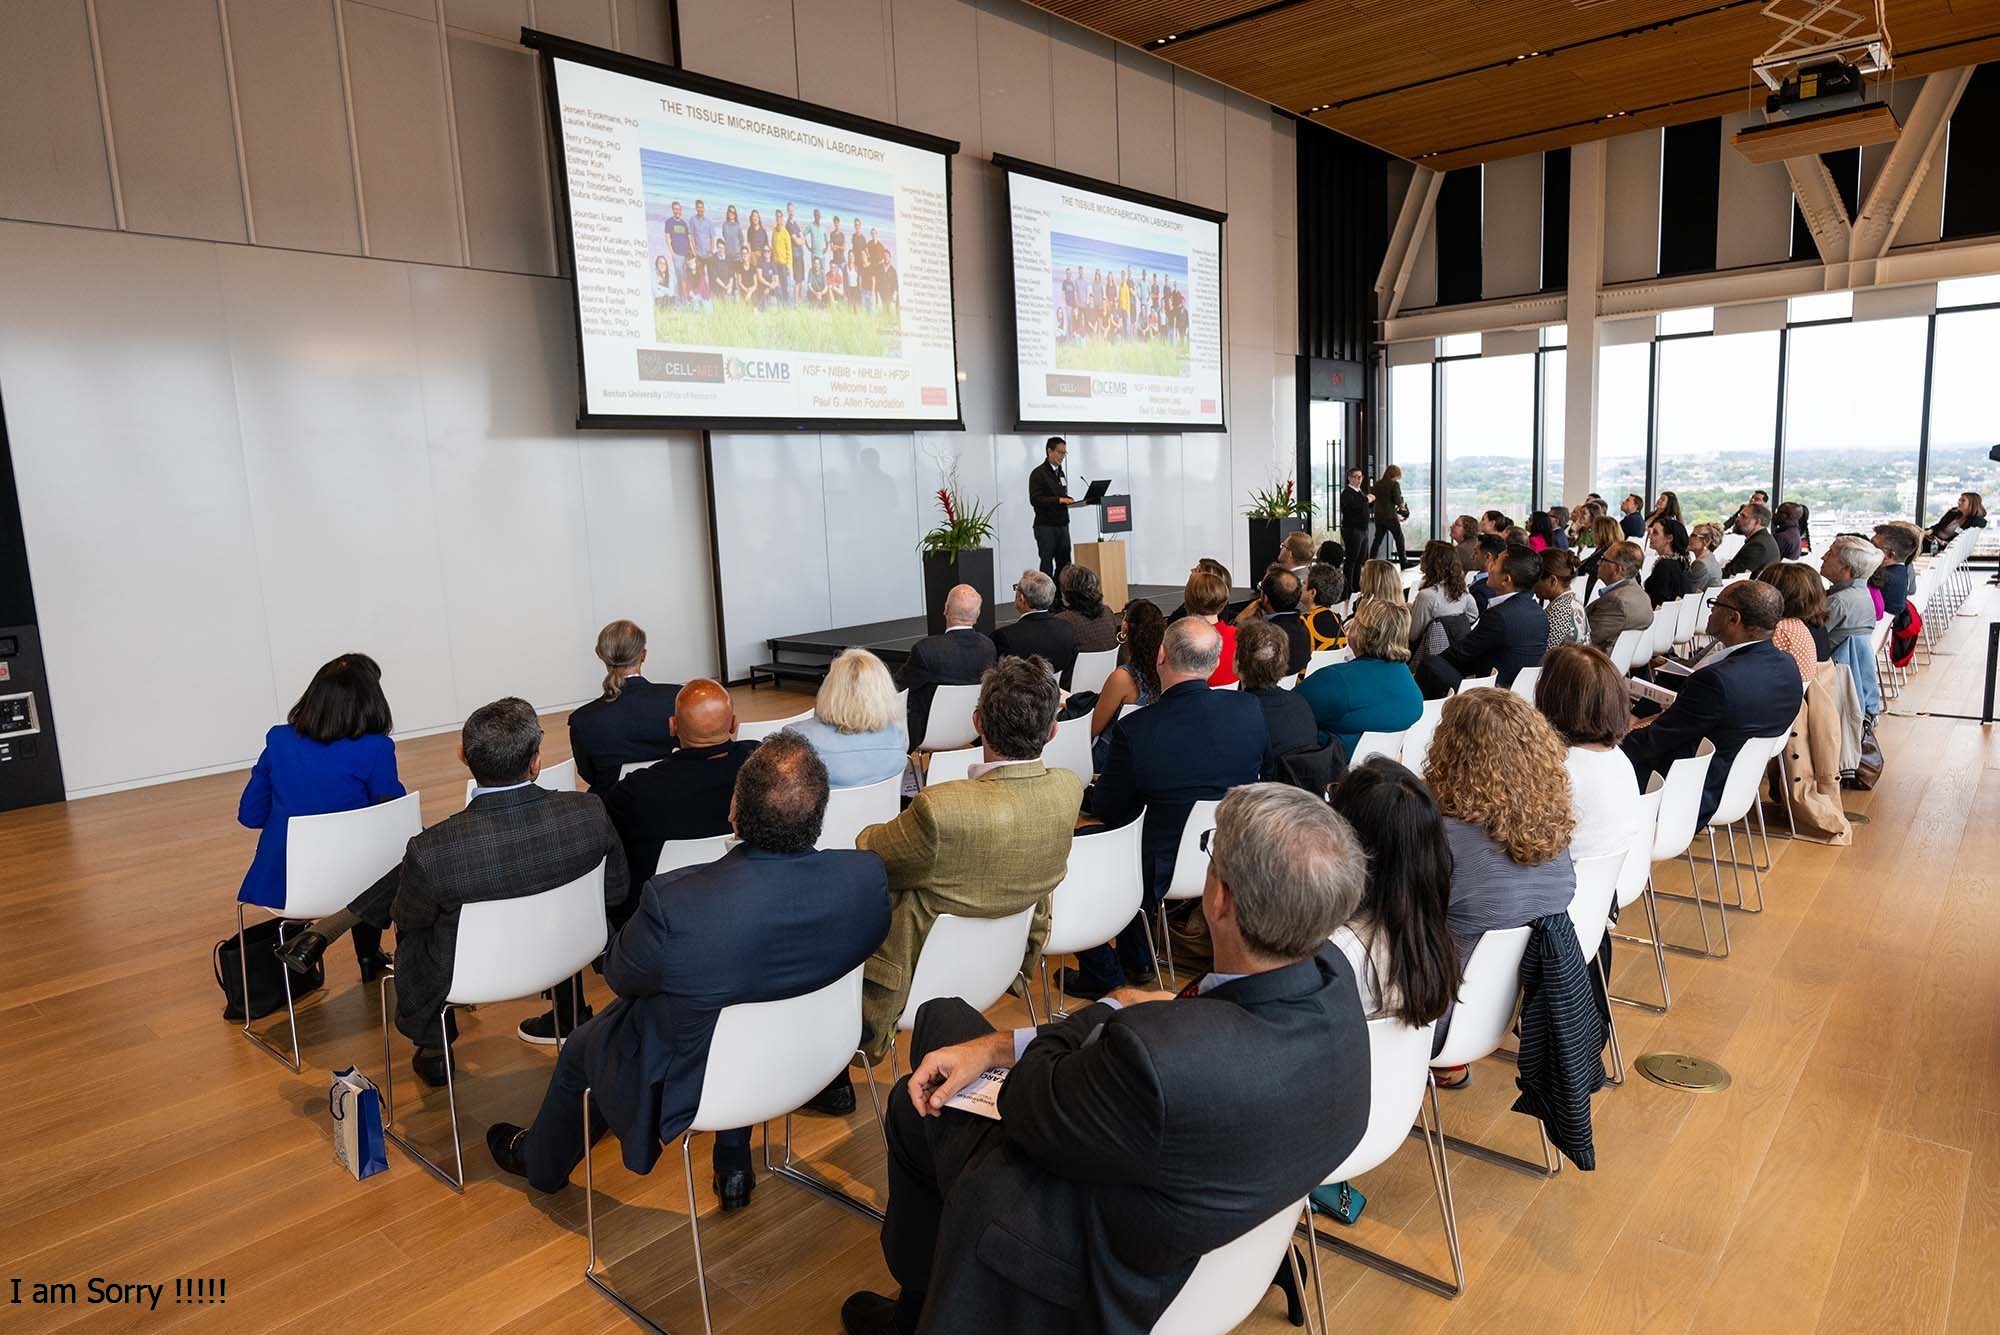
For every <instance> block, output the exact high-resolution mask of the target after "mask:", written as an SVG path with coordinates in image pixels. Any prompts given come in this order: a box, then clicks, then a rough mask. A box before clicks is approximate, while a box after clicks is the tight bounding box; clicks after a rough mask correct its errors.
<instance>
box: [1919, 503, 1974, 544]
mask: <svg viewBox="0 0 2000 1335" xmlns="http://www.w3.org/2000/svg"><path fill="white" fill-rule="evenodd" d="M1985 527H1986V498H1985V497H1984V496H1981V495H1980V494H1979V493H1978V492H1976V491H1968V492H1963V493H1961V494H1960V495H1959V498H1958V504H1957V505H1954V506H1952V507H1951V509H1949V510H1946V511H1945V512H1944V515H1943V516H1942V517H1941V518H1940V519H1939V520H1938V521H1937V523H1935V524H1932V525H1931V526H1930V527H1929V528H1928V529H1926V530H1925V531H1924V548H1925V550H1926V551H1933V552H1936V551H1942V550H1944V548H1945V546H1946V544H1948V543H1950V541H1951V540H1952V539H1953V538H1955V537H1957V536H1958V535H1959V534H1961V533H1963V532H1964V531H1965V530H1966V529H1969V528H1985Z"/></svg>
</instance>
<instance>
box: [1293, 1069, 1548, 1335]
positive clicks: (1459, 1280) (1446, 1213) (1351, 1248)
mask: <svg viewBox="0 0 2000 1335" xmlns="http://www.w3.org/2000/svg"><path fill="white" fill-rule="evenodd" d="M1417 1118H1418V1125H1417V1127H1415V1128H1412V1130H1411V1133H1410V1134H1412V1135H1421V1136H1422V1137H1423V1142H1424V1156H1425V1157H1426V1158H1427V1159H1428V1160H1429V1161H1430V1166H1431V1187H1432V1189H1433V1190H1434V1191H1436V1193H1437V1202H1438V1215H1439V1217H1440V1218H1441V1219H1442V1220H1443V1222H1444V1239H1445V1245H1446V1246H1447V1247H1449V1248H1450V1250H1451V1279H1450V1281H1449V1282H1447V1281H1445V1280H1443V1279H1440V1278H1439V1277H1438V1276H1436V1275H1432V1274H1429V1273H1426V1272H1425V1271H1422V1270H1419V1269H1417V1268H1416V1267H1415V1266H1412V1265H1406V1264H1404V1263H1403V1262H1401V1261H1395V1260H1391V1259H1390V1258H1389V1257H1386V1256H1384V1255H1382V1254H1381V1253H1380V1252H1374V1251H1370V1250H1368V1249H1367V1248H1366V1247H1358V1246H1356V1245H1355V1244H1353V1243H1351V1242H1349V1241H1347V1239H1345V1238H1335V1237H1329V1236H1327V1235H1326V1234H1324V1233H1322V1232H1320V1231H1319V1230H1318V1229H1317V1228H1314V1227H1313V1224H1312V1215H1313V1205H1312V1198H1311V1197H1310V1196H1308V1197H1307V1198H1306V1229H1307V1231H1308V1232H1309V1233H1311V1235H1312V1241H1313V1242H1314V1243H1315V1244H1316V1245H1315V1247H1314V1249H1313V1250H1314V1251H1315V1252H1317V1251H1318V1249H1319V1248H1320V1247H1324V1248H1326V1249H1327V1250H1328V1251H1330V1252H1332V1253H1334V1254H1335V1255H1337V1256H1345V1257H1346V1258H1348V1259H1349V1260H1350V1261H1359V1262H1360V1263H1361V1264H1362V1265H1365V1266H1367V1267H1369V1268H1370V1269H1371V1270H1379V1271H1381V1272H1382V1273H1383V1274H1385V1275H1393V1276H1395V1277H1396V1278H1397V1279H1400V1280H1402V1281H1403V1282H1404V1283H1406V1284H1414V1285H1415V1286H1416V1287H1418V1288H1420V1289H1423V1290H1424V1291H1425V1292H1427V1293H1435V1294H1437V1295H1438V1296H1439V1297H1440V1298H1456V1297H1458V1295H1459V1294H1461V1293H1463V1292H1465V1258H1464V1257H1463V1255H1462V1254H1461V1253H1460V1252H1459V1247H1458V1210H1457V1207H1456V1206H1455V1204H1454V1203H1453V1201H1452V1198H1451V1169H1450V1166H1449V1165H1448V1164H1446V1162H1445V1157H1444V1144H1445V1142H1444V1139H1443V1137H1442V1136H1441V1135H1440V1134H1439V1131H1438V1106H1437V1086H1436V1085H1434V1084H1433V1085H1430V1086H1429V1087H1428V1088H1427V1089H1426V1090H1425V1091H1424V1102H1422V1103H1420V1104H1418V1105H1417ZM1545 1143H1546V1142H1545ZM1313 1265H1314V1268H1315V1271H1317V1267H1318V1265H1319V1258H1318V1257H1317V1256H1316V1255H1315V1256H1314V1258H1313ZM1314 1288H1315V1290H1316V1291H1317V1292H1318V1294H1319V1299H1320V1304H1319V1326H1320V1329H1321V1330H1322V1331H1329V1330H1331V1329H1332V1328H1331V1327H1330V1326H1328V1325H1327V1318H1326V1293H1325V1290H1324V1289H1322V1288H1320V1287H1319V1284H1318V1280H1317V1275H1315V1280H1314Z"/></svg>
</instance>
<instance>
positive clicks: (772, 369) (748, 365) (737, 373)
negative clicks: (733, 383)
mask: <svg viewBox="0 0 2000 1335" xmlns="http://www.w3.org/2000/svg"><path fill="white" fill-rule="evenodd" d="M724 375H725V377H726V378H727V379H730V380H790V379H791V378H792V364H791V363H790V362H771V361H745V360H744V359H743V358H741V357H731V358H730V359H729V361H728V363H727V364H726V366H725V368H724Z"/></svg>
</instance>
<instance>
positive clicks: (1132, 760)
mask: <svg viewBox="0 0 2000 1335" xmlns="http://www.w3.org/2000/svg"><path fill="white" fill-rule="evenodd" d="M1190 582H1191V583H1192V581H1190ZM1221 629H1222V628H1221V627H1218V626H1211V625H1209V624H1207V623H1206V622H1205V621H1204V620H1202V619H1201V617H1199V616H1195V615H1191V616H1188V617H1186V618H1184V619H1182V620H1180V621H1176V622H1174V623H1173V624H1172V625H1170V626H1168V627H1167V633H1166V635H1165V636H1164V637H1163V638H1162V639H1161V641H1160V657H1159V674H1160V698H1159V699H1158V700H1156V701H1154V702H1153V704H1152V705H1150V706H1149V707H1147V708H1145V709H1141V710H1139V711H1138V712H1137V713H1133V714H1128V715H1126V716H1125V717H1124V718H1122V719H1120V720H1119V721H1118V726H1116V727H1114V728H1113V729H1111V732H1110V734H1109V735H1110V738H1111V743H1110V746H1109V747H1108V748H1107V749H1106V751H1105V756H1104V763H1103V764H1102V765H1100V766H1099V767H1098V776H1097V782H1096V784H1095V785H1093V786H1092V788H1091V790H1090V799H1089V800H1090V811H1091V814H1093V815H1095V816H1096V817H1098V818H1099V819H1100V820H1102V821H1103V822H1104V823H1105V824H1106V825H1124V824H1126V823H1128V822H1129V821H1132V820H1134V819H1136V818H1137V817H1138V816H1139V814H1140V813H1141V812H1142V811H1143V812H1144V813H1145V820H1146V825H1145V829H1144V830H1143V831H1142V832H1141V834H1140V835H1139V859H1140V869H1141V875H1142V876H1143V878H1144V880H1145V882H1146V894H1145V900H1144V902H1143V903H1142V904H1141V905H1140V909H1139V913H1138V915H1137V916H1135V917H1134V918H1133V919H1132V922H1131V924H1130V925H1129V926H1127V927H1126V929H1125V930H1124V931H1122V932H1120V933H1119V934H1118V940H1117V943H1116V947H1115V948H1114V947H1113V946H1099V947H1097V948H1095V949H1093V950H1086V951H1084V952H1082V953H1081V954H1079V955H1078V956H1077V963H1078V965H1079V966H1081V967H1080V968H1079V969H1070V970H1065V971H1064V973H1065V979H1064V983H1063V990H1064V991H1065V992H1067V993H1068V994H1069V995H1070V996H1073V997H1082V998H1084V999H1086V1000H1091V999H1094V998H1097V997H1101V996H1103V995H1104V994H1105V993H1106V992H1109V991H1111V990H1112V989H1113V988H1115V987H1117V986H1119V984H1121V983H1136V982H1141V981H1149V980H1151V979H1153V978H1154V977H1155V974H1154V964H1153V959H1152V956H1151V954H1150V953H1149V952H1148V949H1147V940H1146V917H1145V915H1146V914H1147V913H1149V912H1150V911H1151V910H1152V909H1153V908H1154V906H1156V905H1157V904H1158V903H1159V902H1160V899H1161V897H1162V896H1164V895H1165V894H1166V892H1167V886H1168V885H1169V884H1171V883H1172V881H1173V877H1174V859H1175V857H1176V856H1177V855H1178V854H1179V852H1180V843H1181V829H1182V827H1184V826H1185V825H1186V824H1187V818H1188V813H1189V812H1190V811H1191V810H1193V809H1194V804H1195V803H1196V802H1200V801H1214V800H1215V799H1217V798H1220V797H1221V796H1222V795H1223V794H1224V793H1227V792H1228V791H1229V790H1230V789H1231V788H1236V787H1240V786H1241V785H1243V784H1246V783H1255V782H1256V781H1257V776H1258V775H1259V774H1262V773H1263V772H1264V767H1265V765H1266V764H1267V763H1268V762H1269V759H1270V751H1271V739H1270V737H1269V735H1268V734H1267V733H1266V732H1265V731H1264V710H1263V707H1262V706H1261V705H1259V704H1258V703H1257V701H1255V700H1253V699H1251V698H1250V697H1248V696H1246V695H1244V694H1243V693H1242V692H1241V691H1214V690H1210V689H1209V687H1208V683H1209V681H1210V680H1211V679H1212V678H1213V676H1214V674H1215V665H1216V660H1217V659H1219V658H1221V657H1222V636H1221V634H1220V633H1219V632H1220V631H1221ZM1234 675H1235V674H1234V671H1233V670H1232V672H1231V676H1232V677H1233V676H1234Z"/></svg>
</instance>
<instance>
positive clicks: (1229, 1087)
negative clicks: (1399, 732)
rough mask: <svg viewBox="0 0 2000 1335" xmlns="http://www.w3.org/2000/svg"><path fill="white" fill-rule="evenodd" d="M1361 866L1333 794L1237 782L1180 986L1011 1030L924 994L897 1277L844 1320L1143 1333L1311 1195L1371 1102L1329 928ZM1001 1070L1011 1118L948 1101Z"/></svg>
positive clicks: (896, 1165) (907, 1102) (1345, 972)
mask: <svg viewBox="0 0 2000 1335" xmlns="http://www.w3.org/2000/svg"><path fill="white" fill-rule="evenodd" d="M1155 708H1157V706H1155ZM1366 866H1367V862H1366V858H1365V856H1364V855H1363V853H1362V851H1361V847H1360V844H1359V841H1358V840H1356V838H1355V837H1354V832H1353V831H1352V830H1351V829H1350V828H1348V826H1347V823H1346V822H1345V821H1343V820H1342V819H1341V818H1340V817H1339V816H1338V815H1336V814H1334V812H1333V811H1332V810H1331V809H1330V808H1329V807H1328V806H1327V805H1326V803H1325V802H1323V801H1319V800H1317V799H1316V798H1314V797H1313V796H1312V795H1311V794H1310V793H1306V792H1303V791H1301V790H1299V789H1296V788H1290V787H1285V786H1280V785H1277V784H1258V785H1256V786H1254V787H1250V788H1242V789H1238V790H1237V791H1235V792H1233V793H1231V794H1230V795H1229V796H1228V797H1227V798H1225V799H1224V800H1223V803H1222V806H1221V808H1220V809H1219V810H1218V811H1217V812H1216V827H1215V835H1214V841H1213V844H1212V846H1211V849H1210V856H1209V863H1208V874H1207V881H1206V883H1205V884H1204V886H1203V887H1202V894H1201V912H1202V916H1203V918H1204V919H1206V920H1207V923H1208V929H1209V935H1210V939H1211V940H1212V941H1213V942H1214V947H1215V965H1214V972H1212V973H1210V974H1208V975H1207V976H1206V977H1204V978H1203V979H1201V981H1200V982H1199V983H1197V984H1194V985H1192V986H1190V987H1189V988H1188V989H1187V990H1186V991H1185V992H1183V993H1182V994H1181V996H1180V997H1179V998H1167V997H1166V996H1165V994H1163V993H1150V994H1149V993H1144V992H1139V991H1137V990H1132V989H1121V990H1120V991H1119V992H1118V993H1116V994H1114V995H1112V996H1110V997H1107V998H1105V999H1104V1000H1102V1001H1100V1002H1098V1003H1097V1004H1095V1005H1090V1006H1085V1007H1082V1008H1081V1009H1079V1010H1078V1011H1077V1012H1076V1013H1074V1014H1073V1015H1071V1016H1070V1017H1069V1018H1068V1019H1067V1020H1064V1021H1062V1022H1061V1023H1058V1024H1050V1025H1045V1026H1043V1027H1042V1028H1041V1029H1039V1030H1036V1029H1023V1030H1017V1031H1015V1032H1013V1033H994V1032H992V1031H991V1029H990V1028H989V1026H988V1025H987V1024H986V1022H985V1021H984V1020H982V1019H981V1018H980V1017H979V1015H978V1014H977V1013H976V1012H974V1011H973V1010H972V1009H971V1008H970V1007H969V1006H967V1005H966V1004H965V1003H964V1002H962V1001H957V1000H952V999H946V1000H941V1001H932V1002H929V1003H928V1004H926V1005H925V1006H924V1007H923V1008H922V1009H921V1010H920V1011H918V1013H917V1023H916V1031H915V1033H914V1034H913V1035H912V1039H913V1040H914V1041H913V1044H912V1047H911V1050H910V1061H911V1064H912V1066H913V1068H914V1069H913V1071H912V1073H911V1074H910V1075H909V1076H908V1077H907V1078H905V1079H904V1080H902V1081H900V1082H898V1084H897V1085H896V1088H895V1089H894V1090H893V1091H892V1092H891V1094H890V1096H889V1114H888V1136H889V1209H888V1218H887V1220H886V1221H885V1222H884V1223H883V1225H882V1254H883V1257H884V1259H886V1260H887V1262H888V1264H889V1272H890V1274H892V1275H894V1276H895V1277H896V1280H897V1281H898V1283H900V1284H901V1285H902V1292H901V1294H900V1295H899V1296H898V1297H896V1298H893V1299H892V1298H886V1297H882V1296H880V1295H877V1294H872V1293H856V1294H854V1295H852V1296H851V1297H849V1298H848V1300H847V1302H846V1303H845V1304H844V1305H843V1306H842V1307H841V1312H840V1319H841V1324H842V1326H844V1327H845V1329H846V1330H847V1332H848V1335H910V1333H911V1332H916V1331H924V1332H942V1331H975V1330H976V1331H979V1332H980V1333H981V1335H1082V1333H1083V1332H1092V1333H1093V1335H1095V1333H1098V1332H1101V1333H1102V1335H1146V1332H1148V1331H1150V1330H1151V1329H1152V1328H1153V1326H1154V1323H1155V1322H1156V1321H1158V1319H1159V1317H1160V1315H1161V1313H1162V1312H1164V1311H1165V1310H1166V1308H1167V1307H1168V1305H1169V1304H1171V1303H1172V1302H1173V1300H1174V1298H1175V1297H1176V1296H1177V1295H1178V1294H1179V1292H1180V1290H1181V1288H1182V1287H1183V1286H1184V1285H1185V1284H1186V1283H1187V1280H1188V1276H1189V1275H1190V1274H1192V1273H1193V1271H1194V1268H1195V1265H1196V1263H1197V1262H1198V1261H1199V1260H1200V1259H1201V1257H1202V1256H1203V1255H1204V1254H1205V1253H1207V1252H1210V1251H1213V1250H1215V1249H1216V1248H1218V1247H1221V1246H1223V1245H1224V1244H1226V1243H1228V1242H1231V1241H1234V1240H1235V1239H1236V1238H1238V1237H1240V1236H1242V1235H1243V1234H1244V1233H1246V1232H1248V1231H1249V1230H1250V1229H1252V1228H1254V1227H1256V1226H1257V1225H1259V1224H1262V1223H1264V1222H1265V1221H1267V1220H1269V1219H1270V1218H1271V1217H1272V1216H1274V1215H1277V1214H1279V1213H1281V1212H1284V1211H1289V1210H1293V1209H1295V1208H1296V1207H1297V1205H1298V1202H1299V1200H1300V1199H1301V1198H1302V1197H1303V1196H1305V1194H1306V1193H1307V1192H1308V1191H1310V1190H1312V1188H1314V1187H1315V1186H1318V1185H1319V1183H1320V1182H1321V1181H1322V1180H1323V1179H1324V1177H1325V1175H1326V1174H1327V1173H1328V1172H1329V1171H1331V1170H1332V1169H1333V1167H1334V1166H1335V1165H1336V1164H1338V1163H1339V1162H1340V1160H1341V1159H1342V1158H1343V1157H1345V1156H1346V1155H1347V1154H1348V1153H1349V1151H1351V1150H1352V1149H1353V1147H1354V1146H1355V1145H1356V1144H1358V1143H1359V1142H1360V1139H1361V1133H1362V1131H1363V1130H1364V1129H1365V1128H1366V1126H1367V1123H1368V1088H1367V1082H1366V1081H1365V1080H1362V1079H1359V1078H1357V1075H1356V1073H1357V1072H1361V1071H1365V1070H1366V1069H1367V1065H1368V1031H1367V1024H1366V1021H1365V1020H1364V1019H1363V1017H1362V1012H1361V1004H1360V1000H1359V997H1358V996H1357V990H1356V986H1355V981H1354V977H1353V973H1352V969H1351V967H1350V966H1349V964H1348V963H1347V959H1346V957H1345V956H1344V955H1342V954H1341V952H1340V951H1339V950H1338V949H1337V948H1334V947H1332V946H1329V945H1328V944H1327V940H1326V938H1327V934H1328V933H1329V932H1330V931H1331V930H1332V929H1333V928H1335V927H1337V926H1339V924H1340V923H1341V922H1343V921H1345V920H1346V918H1347V916H1348V915H1349V914H1351V913H1352V912H1353V910H1354V909H1355V907H1356V906H1357V905H1358V904H1359V903H1360V899H1361V889H1362V884H1363V881H1364V879H1365V876H1366ZM992 1067H1001V1068H1011V1069H1009V1070H1008V1074H1007V1079H1006V1083H1005V1084H1003V1085H1002V1086H1001V1089H1000V1095H999V1112H1000V1120H998V1121H991V1120H988V1119H986V1118H982V1117H976V1116H972V1115H970V1114H968V1113H965V1112H961V1111H959V1110H957V1109H953V1108H948V1107H946V1106H945V1105H946V1104H947V1102H948V1101H949V1100H950V1098H951V1097H952V1096H953V1095H954V1094H956V1093H957V1092H958V1091H959V1090H960V1089H962V1088H964V1086H965V1085H966V1084H967V1082H969V1081H970V1080H971V1079H972V1078H973V1077H975V1076H977V1075H978V1074H979V1073H980V1072H982V1071H985V1070H987V1069H989V1068H992Z"/></svg>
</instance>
